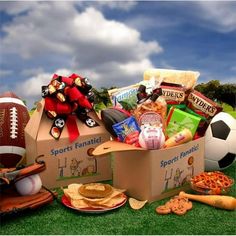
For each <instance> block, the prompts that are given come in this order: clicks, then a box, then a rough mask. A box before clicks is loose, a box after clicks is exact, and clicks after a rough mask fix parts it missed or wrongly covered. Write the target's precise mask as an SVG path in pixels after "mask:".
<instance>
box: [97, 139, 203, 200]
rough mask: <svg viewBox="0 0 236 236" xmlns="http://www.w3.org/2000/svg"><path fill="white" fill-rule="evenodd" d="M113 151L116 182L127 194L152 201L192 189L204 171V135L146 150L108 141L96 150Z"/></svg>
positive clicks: (114, 181)
mask: <svg viewBox="0 0 236 236" xmlns="http://www.w3.org/2000/svg"><path fill="white" fill-rule="evenodd" d="M108 152H113V155H114V163H113V185H114V187H116V188H121V189H126V190H127V192H126V193H127V195H128V196H130V197H133V198H136V199H138V200H148V202H153V201H155V200H160V199H163V198H166V197H170V196H173V195H176V194H178V193H179V192H180V191H182V190H184V191H186V190H187V189H190V184H189V181H190V179H191V177H192V176H195V175H197V174H199V173H201V172H203V171H204V137H203V138H199V139H197V140H194V141H190V142H188V143H185V144H182V145H179V146H176V147H172V148H167V149H159V150H144V149H141V148H137V147H135V146H132V145H128V144H125V143H119V142H115V141H108V142H106V143H103V144H101V145H99V146H98V147H97V148H96V149H95V150H94V152H93V154H94V155H101V154H105V153H108Z"/></svg>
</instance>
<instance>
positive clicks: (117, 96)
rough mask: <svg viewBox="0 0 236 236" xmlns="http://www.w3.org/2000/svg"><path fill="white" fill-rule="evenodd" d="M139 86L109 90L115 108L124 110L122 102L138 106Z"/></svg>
mask: <svg viewBox="0 0 236 236" xmlns="http://www.w3.org/2000/svg"><path fill="white" fill-rule="evenodd" d="M138 87H139V84H134V85H130V86H127V87H123V88H116V89H111V90H108V94H109V96H110V100H111V102H112V105H113V106H114V107H119V108H122V107H123V106H122V102H127V103H128V102H130V103H135V104H136V100H137V99H136V94H137V90H138Z"/></svg>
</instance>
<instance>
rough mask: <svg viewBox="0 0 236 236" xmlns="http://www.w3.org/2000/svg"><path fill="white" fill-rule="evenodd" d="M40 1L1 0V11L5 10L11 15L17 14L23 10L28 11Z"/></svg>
mask: <svg viewBox="0 0 236 236" xmlns="http://www.w3.org/2000/svg"><path fill="white" fill-rule="evenodd" d="M37 4H38V3H37V2H36V1H28V2H27V3H25V2H21V1H14V2H9V1H5V2H3V1H1V3H0V11H5V12H7V13H8V14H9V15H16V14H19V13H22V12H26V11H28V10H31V9H32V8H34V7H35V6H36V5H37Z"/></svg>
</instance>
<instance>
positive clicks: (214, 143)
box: [205, 112, 236, 171]
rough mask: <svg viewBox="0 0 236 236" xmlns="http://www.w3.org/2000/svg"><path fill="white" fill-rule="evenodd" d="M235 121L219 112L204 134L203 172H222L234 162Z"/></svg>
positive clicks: (235, 152)
mask: <svg viewBox="0 0 236 236" xmlns="http://www.w3.org/2000/svg"><path fill="white" fill-rule="evenodd" d="M235 156H236V119H234V118H233V117H232V116H231V115H229V114H228V113H225V112H220V113H218V114H217V115H216V116H214V117H213V119H212V120H211V123H210V125H209V126H208V128H207V130H206V134H205V170H206V171H213V170H223V169H226V168H227V167H229V166H230V165H232V164H233V163H234V161H235V160H236V158H235Z"/></svg>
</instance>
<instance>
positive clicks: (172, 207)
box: [156, 196, 193, 215]
mask: <svg viewBox="0 0 236 236" xmlns="http://www.w3.org/2000/svg"><path fill="white" fill-rule="evenodd" d="M192 207H193V205H192V202H191V201H189V200H188V198H186V197H181V196H175V197H173V198H171V199H170V200H169V201H168V202H166V203H165V204H164V205H161V206H158V207H157V208H156V212H157V214H160V215H166V214H169V213H174V214H176V215H184V214H186V213H187V211H189V210H191V209H192Z"/></svg>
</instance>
